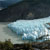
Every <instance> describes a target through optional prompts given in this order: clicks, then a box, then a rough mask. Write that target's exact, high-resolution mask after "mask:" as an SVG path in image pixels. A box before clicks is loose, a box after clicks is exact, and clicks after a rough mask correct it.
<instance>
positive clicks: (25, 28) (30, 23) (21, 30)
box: [8, 16, 50, 42]
mask: <svg viewBox="0 0 50 50" xmlns="http://www.w3.org/2000/svg"><path fill="white" fill-rule="evenodd" d="M46 20H47V21H46ZM47 23H50V16H49V17H47V18H42V19H35V20H18V21H16V22H12V23H10V24H8V27H9V28H10V29H11V30H13V31H14V32H15V33H16V34H17V35H21V34H22V39H23V40H30V41H36V42H37V41H38V42H42V41H45V40H50V30H49V29H48V28H47V27H49V26H50V25H49V26H48V24H47ZM49 28H50V27H49Z"/></svg>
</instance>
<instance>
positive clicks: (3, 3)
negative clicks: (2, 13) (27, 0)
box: [0, 0, 22, 8]
mask: <svg viewBox="0 0 50 50" xmlns="http://www.w3.org/2000/svg"><path fill="white" fill-rule="evenodd" d="M20 1H22V0H0V8H1V7H2V8H7V7H8V6H10V5H12V4H14V3H18V2H20Z"/></svg>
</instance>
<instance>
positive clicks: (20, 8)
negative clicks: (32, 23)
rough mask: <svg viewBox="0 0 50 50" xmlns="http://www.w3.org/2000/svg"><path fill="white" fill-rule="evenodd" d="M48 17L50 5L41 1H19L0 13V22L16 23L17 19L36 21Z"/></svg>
mask: <svg viewBox="0 0 50 50" xmlns="http://www.w3.org/2000/svg"><path fill="white" fill-rule="evenodd" d="M47 16H50V3H49V2H48V1H47V0H46V1H45V2H44V1H43V0H42V1H39V0H38V1H33V2H32V1H31V2H29V1H21V2H19V3H16V4H14V5H11V6H9V7H8V8H6V9H3V10H2V11H0V21H2V22H3V21H4V22H5V21H6V22H10V21H16V20H19V19H26V20H27V19H29V20H30V19H38V18H44V17H47Z"/></svg>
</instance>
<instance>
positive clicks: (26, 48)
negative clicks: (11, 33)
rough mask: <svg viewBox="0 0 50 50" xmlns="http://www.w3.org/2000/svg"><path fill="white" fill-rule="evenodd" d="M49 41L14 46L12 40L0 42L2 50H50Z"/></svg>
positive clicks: (0, 49)
mask: <svg viewBox="0 0 50 50" xmlns="http://www.w3.org/2000/svg"><path fill="white" fill-rule="evenodd" d="M49 46H50V43H49V41H46V42H42V43H36V42H34V43H24V44H13V43H12V42H11V40H10V39H9V40H6V41H5V42H0V50H35V48H37V49H40V50H41V49H50V47H49Z"/></svg>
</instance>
